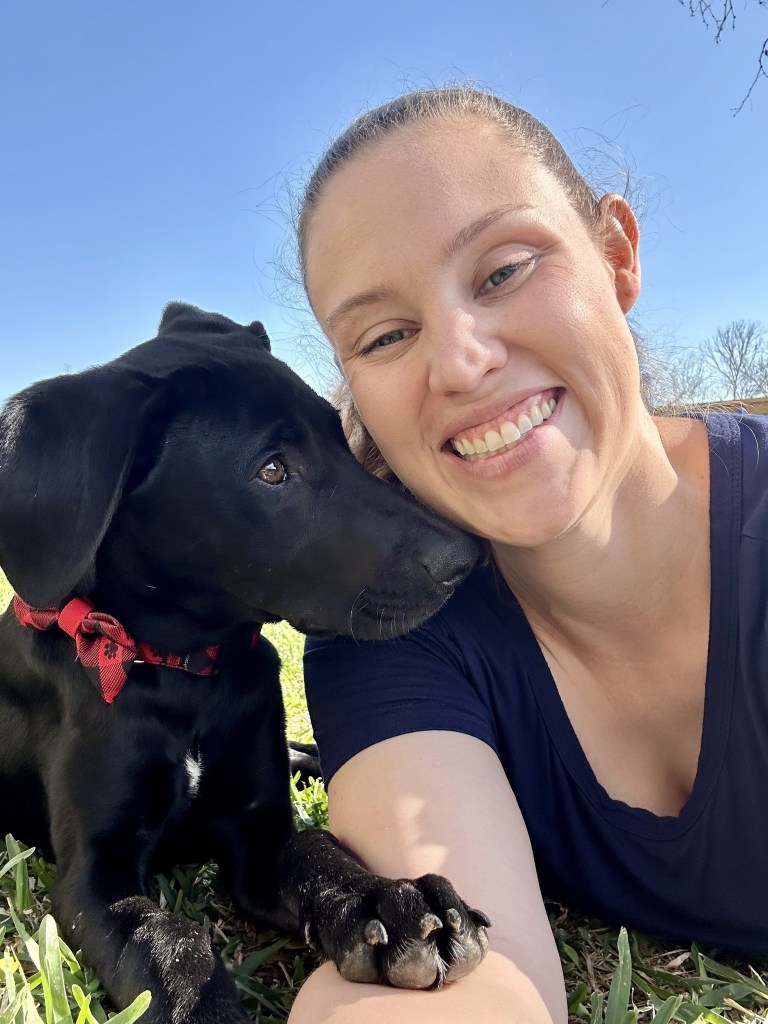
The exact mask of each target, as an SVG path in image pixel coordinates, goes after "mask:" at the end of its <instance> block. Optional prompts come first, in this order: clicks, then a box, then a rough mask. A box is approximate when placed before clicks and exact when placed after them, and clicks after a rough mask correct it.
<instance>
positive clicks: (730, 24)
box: [679, 0, 768, 114]
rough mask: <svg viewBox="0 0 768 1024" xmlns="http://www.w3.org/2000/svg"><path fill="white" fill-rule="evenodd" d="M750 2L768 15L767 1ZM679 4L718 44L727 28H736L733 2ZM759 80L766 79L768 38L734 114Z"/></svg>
mask: <svg viewBox="0 0 768 1024" xmlns="http://www.w3.org/2000/svg"><path fill="white" fill-rule="evenodd" d="M748 2H749V0H744V6H745V7H746V6H747V4H748ZM752 2H753V3H756V4H757V6H758V7H762V8H764V9H765V10H766V13H768V0H752ZM679 3H681V4H682V5H683V7H687V8H688V10H689V11H690V12H691V17H692V18H695V17H696V16H697V15H698V16H699V17H700V18H701V20H702V21H703V22H704V24H705V25H706V26H707V28H711V29H713V30H714V33H715V42H716V43H719V42H720V40H721V39H722V37H723V32H725V30H726V29H727V28H730V29H735V28H736V11H735V10H734V8H733V0H679ZM761 78H768V36H766V38H765V39H764V40H763V41H762V43H761V44H760V52H759V54H758V58H757V71H756V73H755V77H754V78H753V79H752V83H751V85H750V86H749V88H748V89H747V92H746V95H745V96H744V98H743V99H742V101H741V103H740V104H739V105H738V107H736V109H735V110H734V114H738V113H740V111H741V110H742V108H743V106H744V104H745V103H746V102H747V100H748V99H749V97H750V96H751V95H752V90H753V89H754V88H755V86H756V85H757V83H758V82H759V81H760V79H761Z"/></svg>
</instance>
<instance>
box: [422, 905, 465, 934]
mask: <svg viewBox="0 0 768 1024" xmlns="http://www.w3.org/2000/svg"><path fill="white" fill-rule="evenodd" d="M453 912H454V913H456V911H453ZM448 913H449V914H450V913H451V911H450V910H449V911H448ZM442 927H443V922H442V921H441V920H440V918H439V917H438V916H437V914H425V915H424V917H422V919H421V921H420V922H419V935H421V937H422V939H426V938H429V936H430V935H431V934H432V932H434V931H437V929H438V928H442Z"/></svg>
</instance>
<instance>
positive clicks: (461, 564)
mask: <svg viewBox="0 0 768 1024" xmlns="http://www.w3.org/2000/svg"><path fill="white" fill-rule="evenodd" d="M477 554H478V551H477V547H476V545H475V544H474V542H473V541H471V540H470V539H469V537H462V538H461V543H459V544H455V543H454V544H448V543H445V542H443V544H441V545H440V547H439V548H434V549H433V550H432V551H430V552H429V553H428V554H425V555H423V556H422V557H421V559H420V561H421V564H422V565H423V566H424V569H425V571H426V573H427V575H428V576H429V577H430V578H431V579H432V580H434V582H435V583H436V584H437V585H438V586H439V587H440V588H441V589H442V590H445V591H446V593H449V594H451V593H453V591H454V590H455V589H456V587H458V585H459V584H460V583H461V582H462V581H463V580H464V579H465V578H466V576H467V575H468V573H469V571H470V569H471V568H472V566H473V565H474V564H475V561H476V560H477Z"/></svg>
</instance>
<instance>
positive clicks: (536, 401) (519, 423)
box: [450, 388, 563, 461]
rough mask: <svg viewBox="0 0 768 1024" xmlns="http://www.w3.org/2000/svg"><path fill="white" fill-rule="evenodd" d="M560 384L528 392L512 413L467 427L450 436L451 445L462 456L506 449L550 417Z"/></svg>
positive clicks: (483, 455) (487, 454)
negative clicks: (521, 403) (539, 390)
mask: <svg viewBox="0 0 768 1024" xmlns="http://www.w3.org/2000/svg"><path fill="white" fill-rule="evenodd" d="M562 391H563V389H562V388H554V389H553V390H552V391H551V392H544V393H543V394H540V395H535V396H531V399H530V400H529V402H528V403H526V404H524V405H523V407H522V408H520V407H518V408H517V409H516V410H515V411H514V413H512V412H511V411H510V412H507V413H503V414H502V415H501V416H500V417H497V419H496V420H494V421H492V422H491V423H489V424H485V425H483V426H477V427H469V428H468V429H467V430H465V431H462V432H461V434H457V435H456V437H452V438H451V440H450V445H451V447H452V448H453V450H454V451H455V453H456V454H457V455H458V456H459V457H460V458H462V459H466V460H468V461H472V460H475V459H488V458H490V457H491V456H493V455H498V454H499V452H502V451H509V449H510V448H514V447H515V445H517V444H519V443H520V441H522V439H523V438H524V437H525V436H526V434H529V433H530V432H531V431H532V430H535V429H536V428H537V427H540V426H541V424H542V423H546V421H547V420H548V419H549V418H550V416H551V415H552V413H553V412H554V411H555V408H556V407H557V404H558V402H559V400H560V398H561V397H562Z"/></svg>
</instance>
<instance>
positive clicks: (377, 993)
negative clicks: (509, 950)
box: [289, 950, 567, 1024]
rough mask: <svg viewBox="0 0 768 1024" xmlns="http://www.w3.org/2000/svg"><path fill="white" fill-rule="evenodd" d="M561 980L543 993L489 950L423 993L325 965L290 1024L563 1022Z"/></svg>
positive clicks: (303, 992)
mask: <svg viewBox="0 0 768 1024" xmlns="http://www.w3.org/2000/svg"><path fill="white" fill-rule="evenodd" d="M566 1019H567V1012H566V1006H565V997H564V992H563V990H562V982H561V981H560V982H559V983H557V984H554V985H553V991H552V992H549V993H542V992H539V991H538V990H537V989H536V987H535V986H534V984H533V983H532V982H531V980H530V979H529V978H528V977H527V976H526V975H525V974H524V973H523V972H522V971H521V970H519V969H518V968H517V967H516V966H515V965H514V964H513V963H512V962H511V961H510V960H508V959H507V958H505V957H503V956H501V955H500V954H499V953H496V952H494V951H493V950H491V951H490V952H489V953H488V956H487V957H486V958H485V960H484V961H483V963H482V964H481V965H480V966H479V967H478V968H477V969H476V970H475V971H474V972H473V973H472V974H470V975H469V976H468V977H466V978H464V979H463V980H462V981H459V982H457V983H456V984H455V985H448V986H446V987H445V988H443V989H440V990H439V991H430V992H421V991H415V990H405V989H395V988H388V987H385V986H378V985H355V984H352V983H351V982H348V981H344V979H343V978H342V977H341V976H340V975H339V974H338V972H337V971H336V969H335V968H334V967H333V966H332V965H330V964H324V965H323V966H322V967H320V968H318V970H317V971H315V973H314V974H313V975H312V976H311V977H310V978H309V979H308V980H307V982H306V984H305V985H304V987H303V988H302V990H301V992H300V993H299V995H298V997H297V999H296V1002H295V1004H294V1007H293V1010H292V1012H291V1015H290V1018H289V1024H471V1022H474V1021H477V1022H478V1024H565V1021H566Z"/></svg>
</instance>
